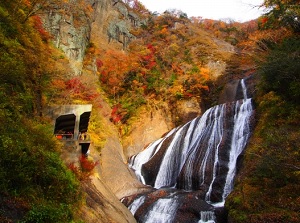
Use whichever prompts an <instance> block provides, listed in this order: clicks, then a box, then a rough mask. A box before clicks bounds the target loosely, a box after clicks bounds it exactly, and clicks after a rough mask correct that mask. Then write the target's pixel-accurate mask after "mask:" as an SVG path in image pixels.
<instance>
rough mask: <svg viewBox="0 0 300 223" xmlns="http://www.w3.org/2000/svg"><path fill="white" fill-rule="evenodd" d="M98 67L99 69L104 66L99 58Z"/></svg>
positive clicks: (97, 60)
mask: <svg viewBox="0 0 300 223" xmlns="http://www.w3.org/2000/svg"><path fill="white" fill-rule="evenodd" d="M96 66H97V68H98V69H99V68H101V67H102V66H103V62H102V60H100V59H99V58H97V59H96Z"/></svg>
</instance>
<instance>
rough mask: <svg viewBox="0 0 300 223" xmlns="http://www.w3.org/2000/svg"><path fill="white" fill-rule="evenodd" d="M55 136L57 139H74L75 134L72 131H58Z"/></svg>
mask: <svg viewBox="0 0 300 223" xmlns="http://www.w3.org/2000/svg"><path fill="white" fill-rule="evenodd" d="M55 137H56V138H57V139H60V140H71V139H74V134H72V133H62V134H60V133H58V134H55Z"/></svg>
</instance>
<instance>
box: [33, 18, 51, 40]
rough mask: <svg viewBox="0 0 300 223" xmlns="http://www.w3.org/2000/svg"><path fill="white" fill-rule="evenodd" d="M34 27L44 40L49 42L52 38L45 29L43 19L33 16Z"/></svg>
mask: <svg viewBox="0 0 300 223" xmlns="http://www.w3.org/2000/svg"><path fill="white" fill-rule="evenodd" d="M32 18H33V26H34V28H35V29H36V30H37V31H38V32H39V33H40V35H41V38H42V40H44V41H47V40H49V39H50V38H51V35H50V34H49V33H48V32H47V31H46V30H45V29H44V27H43V22H42V19H41V17H39V16H38V15H34V16H32Z"/></svg>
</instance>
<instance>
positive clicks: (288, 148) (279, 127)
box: [226, 92, 300, 223]
mask: <svg viewBox="0 0 300 223" xmlns="http://www.w3.org/2000/svg"><path fill="white" fill-rule="evenodd" d="M257 101H259V104H258V108H257V113H258V114H257V115H258V118H259V119H258V123H257V126H256V128H255V132H254V136H253V137H252V138H251V141H250V142H249V146H248V147H247V150H246V154H245V159H244V162H243V168H242V170H241V173H240V174H239V177H238V179H237V184H236V186H235V190H234V192H233V193H232V194H231V195H230V196H229V197H228V199H227V200H226V207H227V209H228V210H229V216H230V218H231V219H233V220H234V222H275V221H279V222H291V223H296V222H299V220H300V216H299V205H297V203H298V202H299V193H298V191H299V190H300V186H299V185H300V175H299V169H300V163H299V160H300V151H299V148H300V142H299V138H300V122H299V120H300V115H299V114H300V112H299V111H300V107H299V105H298V104H297V103H296V104H294V103H291V102H287V101H284V100H283V99H282V98H281V97H280V96H278V95H276V94H275V93H274V92H270V93H268V94H266V95H263V96H261V97H259V98H258V99H257Z"/></svg>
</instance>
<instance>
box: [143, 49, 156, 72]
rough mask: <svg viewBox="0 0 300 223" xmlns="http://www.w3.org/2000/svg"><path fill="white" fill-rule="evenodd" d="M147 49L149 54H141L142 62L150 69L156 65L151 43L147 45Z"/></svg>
mask: <svg viewBox="0 0 300 223" xmlns="http://www.w3.org/2000/svg"><path fill="white" fill-rule="evenodd" d="M147 49H148V50H149V51H150V52H149V54H147V55H145V56H142V60H143V64H144V66H145V67H146V68H147V69H152V68H153V67H154V66H155V65H156V61H155V51H156V50H155V48H154V46H153V45H152V44H148V45H147Z"/></svg>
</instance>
